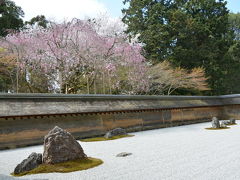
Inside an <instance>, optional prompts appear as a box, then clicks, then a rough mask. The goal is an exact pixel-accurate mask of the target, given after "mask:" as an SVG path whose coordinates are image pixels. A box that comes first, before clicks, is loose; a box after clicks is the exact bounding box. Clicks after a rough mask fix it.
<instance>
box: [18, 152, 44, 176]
mask: <svg viewBox="0 0 240 180" xmlns="http://www.w3.org/2000/svg"><path fill="white" fill-rule="evenodd" d="M40 164H42V154H40V153H39V154H37V153H35V152H33V153H32V154H30V155H29V156H28V158H27V159H24V160H23V161H22V162H21V163H20V164H18V165H17V167H16V168H15V169H14V174H19V173H22V172H26V171H30V170H32V169H34V168H36V167H38V166H39V165H40Z"/></svg>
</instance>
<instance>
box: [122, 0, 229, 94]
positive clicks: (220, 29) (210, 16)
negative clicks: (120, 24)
mask: <svg viewBox="0 0 240 180" xmlns="http://www.w3.org/2000/svg"><path fill="white" fill-rule="evenodd" d="M124 3H129V8H127V9H123V13H124V15H125V16H124V18H123V21H124V22H125V23H126V24H127V25H128V30H127V32H128V33H130V35H131V36H136V35H137V36H138V37H139V38H138V39H139V41H140V42H142V43H143V45H144V55H145V56H146V57H147V58H148V59H149V60H151V61H154V62H155V63H158V62H160V61H163V60H168V61H170V62H172V63H173V64H174V65H175V66H180V67H182V68H187V69H189V70H190V69H192V68H195V67H203V68H204V69H205V70H206V74H207V76H208V77H209V80H208V82H209V84H210V87H211V89H212V94H221V93H224V92H223V91H222V89H224V86H225V85H224V82H225V81H226V80H225V79H226V76H225V74H227V73H226V67H227V66H228V62H226V60H227V58H225V55H226V53H227V52H228V50H229V47H230V46H231V45H232V44H233V33H232V31H231V30H230V29H229V22H228V15H229V12H228V9H227V8H226V2H225V1H224V0H218V1H216V0H125V1H124Z"/></svg>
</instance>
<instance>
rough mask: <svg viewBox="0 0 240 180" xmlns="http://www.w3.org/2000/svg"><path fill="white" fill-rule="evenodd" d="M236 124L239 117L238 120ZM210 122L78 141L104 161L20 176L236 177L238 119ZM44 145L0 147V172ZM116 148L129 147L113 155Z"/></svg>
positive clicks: (64, 179)
mask: <svg viewBox="0 0 240 180" xmlns="http://www.w3.org/2000/svg"><path fill="white" fill-rule="evenodd" d="M237 123H238V124H240V121H237ZM205 127H210V123H201V124H194V125H187V126H180V127H172V128H165V129H157V130H151V131H143V132H137V133H132V134H134V135H135V136H134V137H131V138H123V139H118V140H113V141H104V142H88V143H87V142H85V143H84V142H81V145H82V147H83V149H84V151H85V153H86V154H87V155H88V156H91V157H96V158H100V159H102V160H103V161H104V164H102V165H100V166H98V167H95V168H92V169H88V170H84V171H79V172H72V173H63V174H61V173H50V174H39V175H31V176H25V177H23V178H29V179H40V178H42V179H43V178H44V179H50V180H79V179H82V180H98V179H100V180H108V179H109V180H117V179H119V180H125V179H126V180H128V179H129V180H135V179H136V180H155V179H156V180H164V179H168V180H200V179H201V180H226V179H227V180H239V179H240V171H239V168H240V152H239V150H240V125H235V126H231V129H225V130H218V131H213V130H205V129H204V128H205ZM42 151H43V146H33V147H28V148H19V149H16V150H6V151H0V174H4V175H9V174H10V173H11V172H12V171H13V169H14V167H15V166H16V165H17V164H18V163H19V162H20V161H21V160H23V159H24V158H26V157H27V156H28V155H29V154H30V153H31V152H38V153H41V152H42ZM121 152H129V153H133V154H132V155H131V156H127V157H116V155H117V154H119V153H121Z"/></svg>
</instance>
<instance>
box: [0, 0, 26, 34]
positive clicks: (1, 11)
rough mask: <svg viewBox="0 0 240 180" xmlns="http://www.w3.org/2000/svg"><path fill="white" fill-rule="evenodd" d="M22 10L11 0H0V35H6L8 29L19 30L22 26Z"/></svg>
mask: <svg viewBox="0 0 240 180" xmlns="http://www.w3.org/2000/svg"><path fill="white" fill-rule="evenodd" d="M23 16H24V12H23V10H22V9H21V7H19V6H16V4H15V3H14V2H13V1H10V0H0V36H6V35H7V34H8V33H9V30H19V29H20V28H22V27H23V20H22V19H21V18H22V17H23Z"/></svg>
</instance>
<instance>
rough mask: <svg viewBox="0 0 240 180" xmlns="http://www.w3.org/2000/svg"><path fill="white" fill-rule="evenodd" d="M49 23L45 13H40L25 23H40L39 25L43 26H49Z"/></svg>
mask: <svg viewBox="0 0 240 180" xmlns="http://www.w3.org/2000/svg"><path fill="white" fill-rule="evenodd" d="M48 23H49V21H48V20H47V19H46V17H45V16H44V15H38V16H36V17H33V18H32V19H31V20H30V21H26V22H25V24H26V25H27V24H29V25H35V24H36V25H38V26H42V27H43V28H47V24H48Z"/></svg>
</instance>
